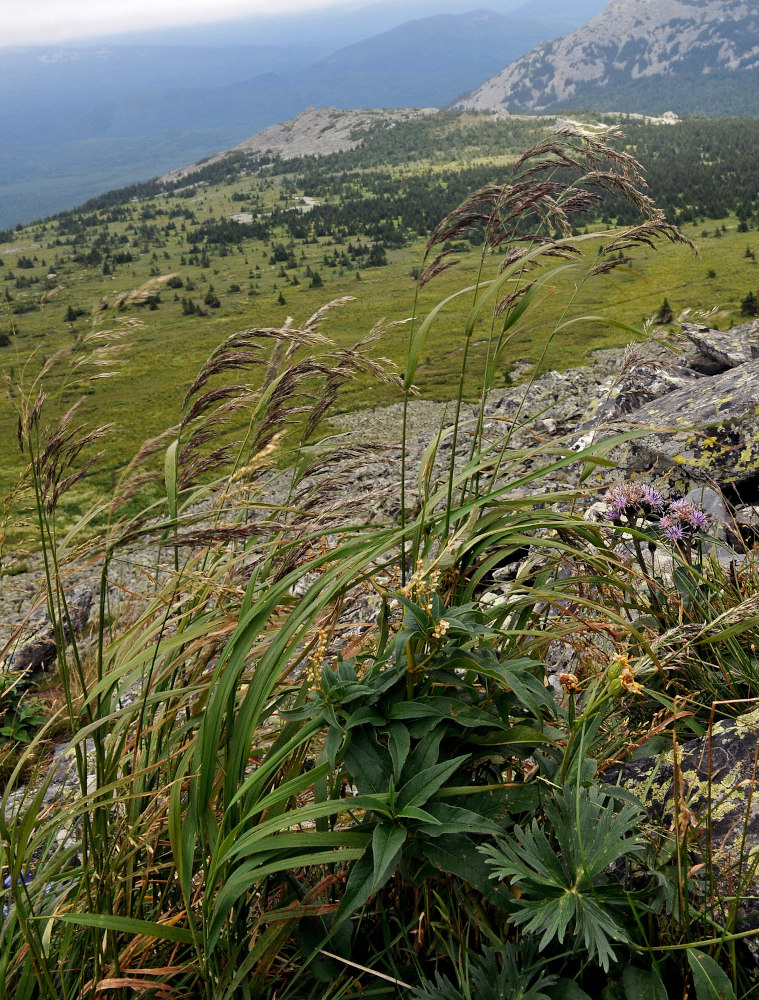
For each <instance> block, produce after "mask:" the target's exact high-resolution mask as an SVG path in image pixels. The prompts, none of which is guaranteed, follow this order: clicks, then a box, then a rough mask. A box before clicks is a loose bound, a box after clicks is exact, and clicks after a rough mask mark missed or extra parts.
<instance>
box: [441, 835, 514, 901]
mask: <svg viewBox="0 0 759 1000" xmlns="http://www.w3.org/2000/svg"><path fill="white" fill-rule="evenodd" d="M422 850H423V852H424V854H425V855H426V857H427V860H428V861H429V862H430V863H431V864H432V865H433V867H435V868H437V869H438V870H439V871H444V872H448V873H450V874H451V875H456V876H458V878H460V879H463V881H464V882H466V883H467V884H468V885H471V886H472V887H473V888H475V889H477V890H478V891H479V892H480V893H482V895H483V896H484V897H485V898H486V899H489V900H490V902H491V903H495V904H496V906H500V907H509V906H510V904H511V903H512V902H513V896H512V894H511V892H510V891H509V889H508V888H507V887H506V886H502V885H497V884H496V885H494V884H493V883H492V882H491V881H490V878H489V876H488V870H487V868H486V866H485V864H484V862H483V858H482V855H480V854H479V853H478V852H477V849H476V848H475V846H474V844H473V843H472V841H471V840H470V839H469V837H467V836H465V835H464V834H451V835H449V836H446V837H438V838H436V839H434V840H429V841H427V842H426V843H425V844H424V845H423V847H422Z"/></svg>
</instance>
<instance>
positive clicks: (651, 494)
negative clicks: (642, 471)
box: [643, 486, 664, 510]
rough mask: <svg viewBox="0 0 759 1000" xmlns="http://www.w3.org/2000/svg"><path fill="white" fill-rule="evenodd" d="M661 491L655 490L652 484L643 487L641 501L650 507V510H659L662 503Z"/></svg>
mask: <svg viewBox="0 0 759 1000" xmlns="http://www.w3.org/2000/svg"><path fill="white" fill-rule="evenodd" d="M663 502H664V501H663V500H662V496H661V493H659V492H658V490H655V489H654V488H653V486H644V487H643V503H644V504H646V505H647V506H648V507H650V508H651V509H652V510H660V509H661V507H662V504H663Z"/></svg>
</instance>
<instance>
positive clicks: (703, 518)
mask: <svg viewBox="0 0 759 1000" xmlns="http://www.w3.org/2000/svg"><path fill="white" fill-rule="evenodd" d="M708 523H709V516H708V514H706V513H705V511H703V510H700V509H699V508H698V507H696V508H694V509H693V510H692V511H691V512H690V514H689V515H688V524H689V525H690V526H691V528H693V530H694V531H703V530H704V528H706V526H707V524H708Z"/></svg>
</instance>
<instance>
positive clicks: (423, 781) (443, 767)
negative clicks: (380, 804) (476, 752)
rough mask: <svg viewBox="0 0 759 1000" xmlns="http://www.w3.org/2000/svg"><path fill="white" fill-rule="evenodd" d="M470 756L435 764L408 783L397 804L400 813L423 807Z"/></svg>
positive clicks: (399, 794) (399, 795)
mask: <svg viewBox="0 0 759 1000" xmlns="http://www.w3.org/2000/svg"><path fill="white" fill-rule="evenodd" d="M468 756H469V755H468V754H464V755H463V756H462V757H454V758H453V760H448V761H442V762H441V763H439V764H433V765H432V767H427V768H425V769H424V770H423V771H420V772H419V774H417V775H415V776H414V777H413V778H411V779H410V780H409V781H407V782H406V784H405V785H404V786H403V788H401V789H400V791H399V792H398V798H397V799H396V803H395V805H396V809H397V810H398V812H399V813H400V812H402V811H403V810H404V809H406V808H407V807H408V806H423V805H424V804H425V802H427V800H428V799H429V798H430V797H431V796H432V795H434V794H435V792H436V791H437V790H438V788H440V786H441V785H443V784H445V782H446V781H447V780H448V778H450V777H451V775H452V774H454V773H455V772H456V770H457V769H458V768H459V767H460V766H461V765H462V764H463V763H464V761H465V760H468Z"/></svg>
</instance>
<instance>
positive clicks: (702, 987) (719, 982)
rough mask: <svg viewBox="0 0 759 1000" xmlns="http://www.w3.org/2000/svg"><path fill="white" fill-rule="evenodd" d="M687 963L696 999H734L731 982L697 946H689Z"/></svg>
mask: <svg viewBox="0 0 759 1000" xmlns="http://www.w3.org/2000/svg"><path fill="white" fill-rule="evenodd" d="M688 965H689V966H690V971H691V974H692V976H693V985H694V986H695V988H696V1000H735V991H734V990H733V985H732V983H731V982H730V980H729V979H728V978H727V976H726V975H725V973H724V972H723V971H722V969H720V967H719V966H718V965H717V963H716V962H715V961H714V959H713V958H710V957H709V956H708V955H706V954H704V952H703V951H699V950H698V949H697V948H689V949H688Z"/></svg>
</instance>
